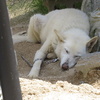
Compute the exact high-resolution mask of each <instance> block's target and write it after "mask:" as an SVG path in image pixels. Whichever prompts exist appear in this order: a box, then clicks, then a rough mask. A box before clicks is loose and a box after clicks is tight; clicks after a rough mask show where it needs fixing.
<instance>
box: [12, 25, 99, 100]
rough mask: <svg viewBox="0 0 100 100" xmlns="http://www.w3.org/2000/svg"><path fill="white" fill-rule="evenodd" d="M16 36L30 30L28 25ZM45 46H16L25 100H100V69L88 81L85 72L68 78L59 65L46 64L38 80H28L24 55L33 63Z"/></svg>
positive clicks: (27, 69)
mask: <svg viewBox="0 0 100 100" xmlns="http://www.w3.org/2000/svg"><path fill="white" fill-rule="evenodd" d="M12 30H13V33H17V32H20V31H23V30H27V26H25V25H17V26H15V27H12ZM40 47H41V44H33V43H29V42H21V43H17V44H15V45H14V48H15V50H16V52H17V58H18V72H19V76H20V84H21V90H22V96H23V100H100V69H93V70H91V71H90V72H89V73H88V75H87V77H86V78H84V77H83V74H82V73H81V72H77V73H75V74H74V75H71V73H70V75H68V74H67V71H62V70H61V68H60V67H59V61H58V62H56V63H50V64H45V63H43V65H42V68H41V71H40V75H39V77H38V78H37V79H30V78H28V77H27V75H28V73H29V71H30V69H31V68H30V67H29V66H28V65H27V64H26V62H25V61H24V60H23V59H22V58H21V55H22V56H23V57H24V58H26V59H27V60H28V61H29V62H30V63H33V57H34V54H35V52H36V50H38V49H39V48H40Z"/></svg>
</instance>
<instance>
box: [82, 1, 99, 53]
mask: <svg viewBox="0 0 100 100" xmlns="http://www.w3.org/2000/svg"><path fill="white" fill-rule="evenodd" d="M81 10H82V11H84V12H85V13H87V15H88V16H89V18H90V24H91V30H90V36H91V37H93V36H98V37H99V40H98V43H97V44H96V45H95V47H94V49H93V52H94V51H100V0H83V2H82V6H81Z"/></svg>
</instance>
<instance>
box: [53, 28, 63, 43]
mask: <svg viewBox="0 0 100 100" xmlns="http://www.w3.org/2000/svg"><path fill="white" fill-rule="evenodd" d="M54 32H55V34H56V36H57V38H58V40H59V41H60V42H64V37H63V35H61V34H60V33H58V31H57V30H56V29H55V30H54Z"/></svg>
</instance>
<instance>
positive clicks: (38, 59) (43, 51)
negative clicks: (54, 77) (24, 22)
mask: <svg viewBox="0 0 100 100" xmlns="http://www.w3.org/2000/svg"><path fill="white" fill-rule="evenodd" d="M49 46H50V42H49V40H47V41H45V43H44V44H43V46H42V47H41V48H40V50H38V51H37V52H36V54H35V57H34V64H33V67H32V69H31V71H30V73H29V74H28V76H29V77H31V78H35V77H38V76H39V72H40V68H41V64H42V62H43V60H44V59H45V58H46V55H47V53H48V48H49Z"/></svg>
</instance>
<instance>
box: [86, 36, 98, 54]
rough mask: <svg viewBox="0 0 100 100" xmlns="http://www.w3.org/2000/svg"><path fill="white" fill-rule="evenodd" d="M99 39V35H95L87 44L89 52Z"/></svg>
mask: <svg viewBox="0 0 100 100" xmlns="http://www.w3.org/2000/svg"><path fill="white" fill-rule="evenodd" d="M97 41H98V36H95V37H93V38H92V39H91V40H89V41H88V42H87V44H86V49H87V51H88V52H91V51H92V49H93V47H94V45H95V44H96V43H97Z"/></svg>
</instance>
